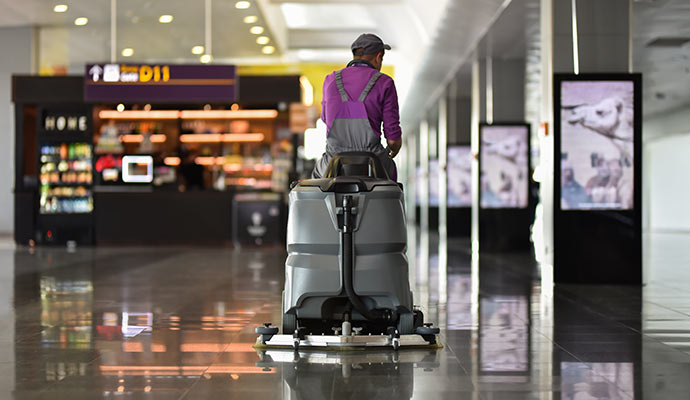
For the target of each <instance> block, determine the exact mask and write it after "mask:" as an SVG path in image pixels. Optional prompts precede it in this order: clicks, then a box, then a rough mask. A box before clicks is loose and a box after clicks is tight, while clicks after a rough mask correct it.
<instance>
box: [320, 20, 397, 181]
mask: <svg viewBox="0 0 690 400" xmlns="http://www.w3.org/2000/svg"><path fill="white" fill-rule="evenodd" d="M351 49H352V55H353V60H352V61H350V62H349V63H348V64H347V67H345V68H343V69H341V70H338V71H335V72H333V73H331V74H330V75H328V76H326V79H325V80H324V83H323V101H322V102H321V119H322V120H323V121H324V122H325V123H326V126H327V132H328V133H327V140H326V151H325V153H324V154H323V156H321V159H319V160H318V161H317V163H316V165H315V166H314V172H313V173H312V177H313V178H320V177H321V176H322V175H323V174H324V173H325V172H326V168H327V167H328V163H329V162H330V160H331V158H332V157H333V156H334V155H335V154H338V153H342V152H347V151H368V152H372V153H375V154H376V155H377V156H378V158H379V159H380V160H381V163H382V165H383V167H384V169H385V170H386V172H387V173H388V176H389V178H391V179H392V180H397V170H396V167H395V163H394V162H393V158H394V157H395V156H396V155H397V154H398V152H399V151H400V148H401V147H402V139H401V137H402V131H401V129H400V112H399V110H398V93H397V91H396V90H395V83H394V82H393V78H391V77H390V76H388V75H386V74H383V73H381V65H382V63H383V56H384V54H385V52H386V50H390V49H391V47H390V46H389V45H387V44H384V43H383V41H382V40H381V38H379V37H378V36H376V35H374V34H371V33H364V34H362V35H360V36H359V37H358V38H357V39H356V40H355V41H354V42H353V43H352V46H351ZM382 124H383V134H384V137H385V138H386V143H387V145H388V146H387V147H386V148H384V147H383V145H382V144H381V125H382Z"/></svg>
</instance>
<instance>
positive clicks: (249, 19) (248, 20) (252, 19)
mask: <svg viewBox="0 0 690 400" xmlns="http://www.w3.org/2000/svg"><path fill="white" fill-rule="evenodd" d="M258 20H259V17H257V16H256V15H247V16H246V17H244V20H243V21H244V23H245V24H254V23H256V21H258Z"/></svg>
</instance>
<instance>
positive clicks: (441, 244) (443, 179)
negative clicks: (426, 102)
mask: <svg viewBox="0 0 690 400" xmlns="http://www.w3.org/2000/svg"><path fill="white" fill-rule="evenodd" d="M447 147H448V101H447V98H446V93H445V92H444V93H443V94H442V95H441V97H440V99H439V101H438V302H439V303H440V304H445V303H446V300H447V297H448V293H447V288H448V173H447V170H446V167H447V165H448V153H447V151H446V150H447Z"/></svg>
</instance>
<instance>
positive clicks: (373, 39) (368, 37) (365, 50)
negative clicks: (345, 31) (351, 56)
mask: <svg viewBox="0 0 690 400" xmlns="http://www.w3.org/2000/svg"><path fill="white" fill-rule="evenodd" d="M350 48H351V49H352V50H353V51H354V50H355V49H362V50H361V51H359V52H358V53H357V54H355V55H356V56H361V55H364V54H376V53H378V52H379V51H381V50H383V49H386V50H390V49H391V47H390V46H389V45H387V44H384V43H383V40H381V38H380V37H378V36H376V35H374V34H373V33H363V34H361V35H359V37H358V38H357V39H356V40H355V41H354V42H352V46H350Z"/></svg>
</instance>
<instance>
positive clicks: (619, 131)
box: [559, 80, 635, 210]
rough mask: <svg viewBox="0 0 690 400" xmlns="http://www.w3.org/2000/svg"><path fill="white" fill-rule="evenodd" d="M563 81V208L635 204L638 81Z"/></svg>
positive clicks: (619, 207)
mask: <svg viewBox="0 0 690 400" xmlns="http://www.w3.org/2000/svg"><path fill="white" fill-rule="evenodd" d="M560 85H561V86H560V91H561V98H560V104H561V106H560V116H559V117H560V126H561V129H560V135H561V136H560V138H561V148H560V152H561V165H560V168H561V209H563V210H592V209H614V210H615V209H617V210H631V209H633V207H634V204H633V203H634V201H633V200H634V171H633V168H634V159H633V157H634V118H635V115H634V101H635V99H634V83H633V81H624V80H623V81H584V80H583V81H574V80H573V81H567V80H566V81H562V82H560Z"/></svg>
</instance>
